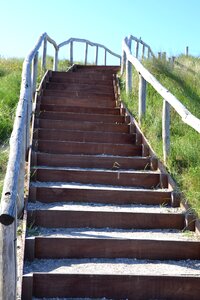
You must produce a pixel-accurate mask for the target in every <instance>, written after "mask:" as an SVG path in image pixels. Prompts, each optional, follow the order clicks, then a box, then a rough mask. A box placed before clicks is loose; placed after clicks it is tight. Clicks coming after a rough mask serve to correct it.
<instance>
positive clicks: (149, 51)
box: [147, 47, 151, 59]
mask: <svg viewBox="0 0 200 300" xmlns="http://www.w3.org/2000/svg"><path fill="white" fill-rule="evenodd" d="M150 53H151V50H150V47H148V54H147V55H148V59H149V58H150Z"/></svg>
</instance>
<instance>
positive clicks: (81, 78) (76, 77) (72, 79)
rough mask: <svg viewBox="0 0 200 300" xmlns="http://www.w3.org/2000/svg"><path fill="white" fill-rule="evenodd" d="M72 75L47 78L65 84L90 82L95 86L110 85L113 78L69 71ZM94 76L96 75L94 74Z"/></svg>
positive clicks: (51, 81) (52, 81)
mask: <svg viewBox="0 0 200 300" xmlns="http://www.w3.org/2000/svg"><path fill="white" fill-rule="evenodd" d="M71 75H72V76H57V75H56V76H54V75H53V76H52V77H51V78H49V82H50V83H65V84H90V85H94V86H96V87H101V86H112V85H113V78H112V77H111V76H110V75H109V76H108V77H107V80H101V78H96V79H95V78H94V76H90V77H88V76H85V75H86V74H84V75H83V74H80V73H71ZM95 77H96V76H95Z"/></svg>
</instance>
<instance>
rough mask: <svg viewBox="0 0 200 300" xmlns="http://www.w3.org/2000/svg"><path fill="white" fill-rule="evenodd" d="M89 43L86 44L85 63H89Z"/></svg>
mask: <svg viewBox="0 0 200 300" xmlns="http://www.w3.org/2000/svg"><path fill="white" fill-rule="evenodd" d="M87 56H88V43H86V44H85V65H87Z"/></svg>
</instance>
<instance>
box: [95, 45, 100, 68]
mask: <svg viewBox="0 0 200 300" xmlns="http://www.w3.org/2000/svg"><path fill="white" fill-rule="evenodd" d="M98 53H99V47H98V46H96V56H95V65H98Z"/></svg>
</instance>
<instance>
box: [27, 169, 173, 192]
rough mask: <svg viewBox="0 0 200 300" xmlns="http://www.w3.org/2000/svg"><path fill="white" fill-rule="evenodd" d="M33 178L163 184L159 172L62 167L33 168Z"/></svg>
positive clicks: (157, 185) (40, 179) (84, 181)
mask: <svg viewBox="0 0 200 300" xmlns="http://www.w3.org/2000/svg"><path fill="white" fill-rule="evenodd" d="M31 180H32V181H33V180H34V181H50V182H53V181H57V182H80V183H85V184H105V185H114V186H117V185H119V186H130V187H131V186H133V187H140V188H149V189H155V188H160V187H161V185H162V183H161V176H160V173H158V172H152V171H145V172H144V171H128V170H116V171H115V170H101V169H81V168H62V169H61V168H56V167H54V168H53V167H49V168H48V167H43V168H42V167H36V168H32V170H31ZM164 188H167V186H164Z"/></svg>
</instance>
